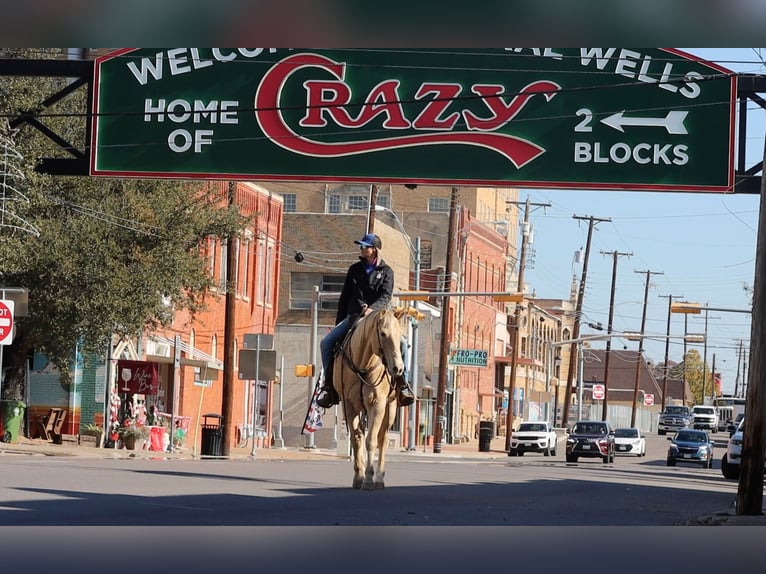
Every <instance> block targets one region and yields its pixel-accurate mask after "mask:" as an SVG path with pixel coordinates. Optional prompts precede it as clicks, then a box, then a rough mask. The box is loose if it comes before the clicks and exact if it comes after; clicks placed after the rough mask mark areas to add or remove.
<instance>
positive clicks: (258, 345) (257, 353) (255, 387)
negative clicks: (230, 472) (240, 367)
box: [250, 334, 261, 456]
mask: <svg viewBox="0 0 766 574" xmlns="http://www.w3.org/2000/svg"><path fill="white" fill-rule="evenodd" d="M260 375H261V336H260V334H259V335H256V336H255V384H254V385H253V432H252V434H253V444H252V447H251V448H250V456H255V453H256V444H255V442H256V441H255V426H256V423H257V422H258V379H259V377H260Z"/></svg>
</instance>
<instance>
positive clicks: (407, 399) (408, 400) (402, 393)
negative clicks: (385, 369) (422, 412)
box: [395, 375, 415, 407]
mask: <svg viewBox="0 0 766 574" xmlns="http://www.w3.org/2000/svg"><path fill="white" fill-rule="evenodd" d="M395 383H396V400H397V402H398V403H399V406H400V407H408V406H410V405H411V404H412V403H414V402H415V395H414V394H413V392H412V388H411V387H410V385H409V383H408V382H407V381H406V380H404V377H403V376H401V375H400V376H398V377H396V381H395Z"/></svg>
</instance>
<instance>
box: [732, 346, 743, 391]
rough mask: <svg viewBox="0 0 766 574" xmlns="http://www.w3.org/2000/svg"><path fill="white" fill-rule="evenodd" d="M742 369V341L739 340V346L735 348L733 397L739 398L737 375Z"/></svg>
mask: <svg viewBox="0 0 766 574" xmlns="http://www.w3.org/2000/svg"><path fill="white" fill-rule="evenodd" d="M741 368H742V339H740V340H739V346H738V347H737V376H736V378H735V379H734V396H735V397H738V396H739V373H740V369H741Z"/></svg>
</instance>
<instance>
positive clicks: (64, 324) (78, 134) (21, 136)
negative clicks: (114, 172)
mask: <svg viewBox="0 0 766 574" xmlns="http://www.w3.org/2000/svg"><path fill="white" fill-rule="evenodd" d="M36 57H40V54H36ZM62 81H63V79H50V78H43V79H40V78H13V79H6V78H3V77H2V76H0V106H2V112H3V114H4V115H5V116H6V117H16V116H18V115H19V114H20V113H22V112H24V111H27V110H33V109H35V110H36V109H39V104H38V102H39V101H40V100H41V99H42V98H44V97H45V94H48V93H51V91H55V90H56V88H57V85H58V84H60V83H61V82H62ZM85 96H86V94H79V95H77V96H76V97H73V99H72V101H69V102H66V103H64V102H62V103H61V106H60V108H58V109H55V110H46V113H48V114H55V115H50V116H49V117H46V118H45V119H46V125H47V122H50V125H51V126H53V128H55V130H56V132H57V133H59V134H63V135H64V136H65V137H68V138H71V139H69V140H68V141H71V142H73V143H74V144H76V145H79V144H81V143H82V142H80V141H78V140H80V139H81V138H82V137H83V135H84V133H85V129H84V113H85V109H86V108H85V105H84V104H85V101H86V99H85ZM77 124H81V125H80V129H79V131H78V129H77V127H76V126H77ZM6 131H8V130H7V129H6ZM9 136H10V137H12V139H13V143H14V145H15V149H16V150H17V151H18V152H19V154H20V155H21V156H22V158H23V160H22V162H21V163H22V164H21V167H20V169H21V170H22V171H23V173H24V176H25V178H24V180H23V182H22V184H21V185H22V187H23V189H21V190H20V191H22V192H23V194H24V196H25V197H26V198H27V199H28V201H26V202H18V204H16V205H14V206H13V207H14V209H15V210H16V211H15V214H16V215H17V216H19V217H21V218H23V219H24V220H25V221H27V222H29V223H30V225H32V226H33V227H34V228H35V229H36V230H38V231H39V236H35V235H34V234H31V233H24V232H23V231H20V230H18V229H11V228H7V227H6V228H3V227H1V226H0V262H2V263H1V264H0V285H2V286H5V287H25V288H27V289H28V290H29V315H28V316H27V317H23V318H19V320H18V321H17V331H16V336H15V339H14V341H13V344H12V345H10V346H8V347H6V349H5V350H4V351H5V352H4V366H5V368H6V380H7V384H6V387H5V389H4V392H5V395H6V397H11V396H12V397H13V398H22V397H23V381H24V372H25V368H24V367H25V361H26V360H27V359H28V357H29V355H30V354H31V353H32V352H33V351H34V350H37V351H40V352H42V353H44V354H45V355H46V356H47V358H48V359H49V360H50V361H52V362H53V363H54V364H55V365H56V366H57V367H58V368H59V369H60V371H61V372H62V377H64V378H66V376H67V375H68V372H69V364H70V361H71V359H72V357H73V352H74V349H75V347H76V346H77V347H78V348H79V349H80V350H82V351H83V352H84V353H96V354H99V355H103V353H104V351H105V350H106V347H107V344H108V342H109V341H110V340H111V339H112V336H113V335H115V334H116V335H118V336H123V335H125V336H135V335H136V334H138V333H141V332H143V331H147V330H148V331H151V330H153V329H156V328H157V327H159V326H163V325H168V324H169V323H170V322H171V321H172V317H173V315H172V313H168V306H169V305H170V306H171V307H172V309H175V310H180V309H188V310H189V311H190V313H191V314H192V316H193V315H194V313H195V312H196V311H198V310H199V309H201V308H202V307H203V306H204V296H205V294H206V293H207V292H208V290H209V288H210V287H211V286H212V277H211V274H210V273H209V271H208V269H207V263H206V261H205V260H204V259H203V257H202V255H203V249H204V246H205V244H206V242H207V241H208V239H209V238H210V237H211V236H213V237H228V236H230V235H232V234H236V233H237V232H238V231H239V230H241V229H243V228H244V227H245V226H246V224H247V220H246V219H244V218H242V217H241V216H240V215H239V213H238V212H237V210H236V209H235V208H233V207H229V206H228V202H227V201H226V196H225V193H223V192H224V186H221V185H217V186H216V185H206V184H199V183H192V182H183V181H154V180H127V179H125V180H118V179H96V178H81V177H51V176H47V175H42V174H40V173H37V172H36V171H35V169H34V167H35V161H36V159H37V158H39V157H42V156H43V154H46V155H48V156H50V155H51V154H59V155H60V154H61V153H63V152H62V151H61V150H60V149H55V146H53V147H52V144H51V142H50V141H49V140H46V139H45V138H42V137H41V136H40V134H39V133H38V132H37V131H36V130H32V129H29V128H22V129H20V130H19V131H18V132H17V133H13V134H11V133H9Z"/></svg>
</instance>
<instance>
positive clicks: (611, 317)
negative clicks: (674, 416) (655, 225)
mask: <svg viewBox="0 0 766 574" xmlns="http://www.w3.org/2000/svg"><path fill="white" fill-rule="evenodd" d="M601 254H602V255H611V256H612V290H611V294H610V296H609V320H608V322H607V326H606V332H607V334H611V333H612V323H613V321H614V294H615V291H616V287H617V258H618V257H619V256H620V255H623V256H625V257H631V256H632V255H633V253H620V252H619V251H602V252H601ZM611 354H612V338H611V337H610V338H608V339H607V340H606V356H605V358H604V402H603V404H602V405H601V420H602V421H605V420H606V413H607V408H608V401H609V357H610V356H611Z"/></svg>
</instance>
